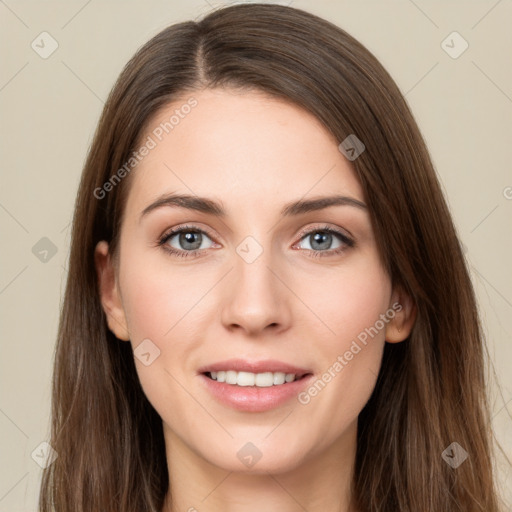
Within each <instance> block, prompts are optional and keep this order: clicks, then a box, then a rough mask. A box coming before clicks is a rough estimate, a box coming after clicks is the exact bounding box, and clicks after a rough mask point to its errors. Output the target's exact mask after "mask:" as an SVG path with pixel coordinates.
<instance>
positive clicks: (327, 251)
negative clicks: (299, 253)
mask: <svg viewBox="0 0 512 512" xmlns="http://www.w3.org/2000/svg"><path fill="white" fill-rule="evenodd" d="M301 240H305V241H307V242H308V244H309V247H305V249H306V250H308V251H312V254H311V255H312V256H313V257H319V256H320V257H323V256H333V255H335V254H340V253H341V252H343V251H345V250H347V249H348V248H350V247H353V246H354V245H355V242H354V240H352V239H351V238H350V237H348V236H347V235H346V234H345V233H342V232H341V231H338V230H337V229H334V228H331V227H329V226H324V227H321V228H315V229H312V230H309V231H307V232H306V233H303V234H302V238H301ZM333 243H334V244H335V247H334V248H333V247H332V246H333ZM336 244H337V245H336ZM303 248H304V247H303Z"/></svg>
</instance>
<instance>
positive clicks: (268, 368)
mask: <svg viewBox="0 0 512 512" xmlns="http://www.w3.org/2000/svg"><path fill="white" fill-rule="evenodd" d="M228 370H232V371H235V372H250V373H265V372H272V373H276V372H281V373H293V374H294V375H295V376H296V377H297V378H299V377H302V376H304V375H306V374H308V373H311V372H310V371H309V370H306V369H305V368H299V367H298V366H294V365H292V364H288V363H284V362H282V361H277V360H275V359H265V360H262V361H248V360H246V359H227V360H226V361H219V362H217V363H212V364H209V365H206V366H203V367H201V368H199V370H198V372H199V373H208V372H219V371H228Z"/></svg>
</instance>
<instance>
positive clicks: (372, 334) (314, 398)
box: [298, 258, 394, 444]
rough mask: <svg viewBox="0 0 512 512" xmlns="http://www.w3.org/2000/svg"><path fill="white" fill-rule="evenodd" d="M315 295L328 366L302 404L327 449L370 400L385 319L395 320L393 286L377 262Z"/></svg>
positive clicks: (320, 354) (321, 350)
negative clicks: (392, 307) (392, 303)
mask: <svg viewBox="0 0 512 512" xmlns="http://www.w3.org/2000/svg"><path fill="white" fill-rule="evenodd" d="M320 285H321V286H322V293H318V286H320ZM304 286H305V287H306V286H307V285H306V284H305V285H304ZM315 290H316V293H314V294H310V295H309V296H310V301H309V302H308V305H309V306H310V307H311V309H312V310H313V311H314V312H315V314H316V316H317V317H319V318H320V319H321V321H322V327H321V328H320V329H321V330H319V329H318V328H317V331H318V332H321V333H322V336H317V337H316V338H315V340H316V343H317V348H316V355H317V360H319V361H321V363H322V364H321V366H320V371H319V374H318V375H317V377H316V380H314V381H313V382H312V384H311V386H310V387H308V388H307V389H306V390H305V392H304V393H302V394H301V395H300V396H299V397H298V399H299V403H300V404H301V405H302V406H303V407H304V412H305V413H306V414H307V415H308V417H309V418H310V421H311V422H312V423H313V424H315V423H318V424H316V425H314V426H315V428H316V429H318V430H319V431H323V432H324V435H325V440H321V441H320V443H321V444H322V443H324V442H327V440H332V438H334V437H336V435H339V433H340V432H342V431H344V429H345V428H347V427H348V425H349V424H350V423H351V422H353V421H355V420H356V419H357V416H358V415H359V413H360V412H361V409H362V408H363V407H364V405H365V404H366V402H367V401H368V399H369V397H370V395H371V393H372V391H373V389H374V387H375V383H376V379H377V375H378V372H379V368H380V364H381V359H382V351H383V348H384V342H385V326H386V325H387V322H386V321H385V320H382V318H383V317H384V318H385V319H387V321H389V320H390V319H391V318H392V316H394V315H393V314H392V313H393V312H391V314H390V313H389V311H388V305H389V300H390V297H391V283H390V280H389V277H388V276H387V274H386V273H385V271H384V269H383V268H382V267H381V266H380V265H379V264H378V262H377V259H376V258H375V259H371V260H367V262H366V264H365V262H364V261H362V260H361V265H354V266H351V267H350V269H348V267H347V271H340V272H333V273H332V274H331V275H330V278H329V279H326V278H322V279H321V280H319V281H318V284H317V288H316V289H315ZM305 291H306V290H305V288H303V292H305ZM386 312H388V316H386ZM312 334H313V333H312ZM306 411H307V412H306ZM326 417H328V418H329V419H330V420H329V422H325V418H326Z"/></svg>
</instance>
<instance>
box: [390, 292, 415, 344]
mask: <svg viewBox="0 0 512 512" xmlns="http://www.w3.org/2000/svg"><path fill="white" fill-rule="evenodd" d="M389 310H390V311H391V310H392V311H394V312H395V314H394V316H393V317H392V318H390V320H389V322H388V323H387V325H386V341H387V342H388V343H399V342H401V341H404V340H405V339H407V337H408V336H409V335H410V334H411V331H412V328H413V326H414V322H415V320H416V304H415V303H414V301H413V300H412V298H411V297H410V296H409V294H407V293H405V292H404V291H403V290H402V289H401V288H400V287H395V288H394V289H393V293H392V295H391V300H390V302H389Z"/></svg>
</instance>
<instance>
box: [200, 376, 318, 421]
mask: <svg viewBox="0 0 512 512" xmlns="http://www.w3.org/2000/svg"><path fill="white" fill-rule="evenodd" d="M200 377H201V380H202V381H203V382H204V384H205V386H206V387H207V389H208V390H209V391H210V393H211V394H212V395H213V396H214V397H215V398H216V399H217V400H218V401H219V402H221V403H222V404H224V405H227V406H229V407H231V408H233V409H237V410H239V411H246V412H264V411H269V410H271V409H275V408H277V407H279V406H281V405H283V404H284V403H286V402H288V401H289V400H290V399H292V398H293V397H296V396H297V395H298V394H299V393H300V391H301V390H302V389H303V388H304V387H306V386H307V384H308V382H309V381H310V380H311V379H312V377H313V375H307V376H305V377H302V379H299V380H294V381H293V382H287V383H286V384H280V385H278V386H269V387H262V388H260V387H257V386H237V385H234V384H226V383H225V382H218V381H216V380H213V379H210V377H207V376H206V375H204V374H201V375H200Z"/></svg>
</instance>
